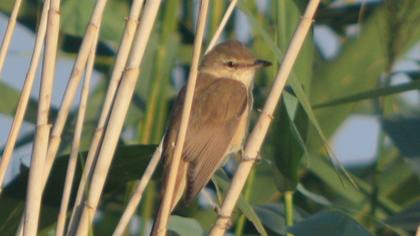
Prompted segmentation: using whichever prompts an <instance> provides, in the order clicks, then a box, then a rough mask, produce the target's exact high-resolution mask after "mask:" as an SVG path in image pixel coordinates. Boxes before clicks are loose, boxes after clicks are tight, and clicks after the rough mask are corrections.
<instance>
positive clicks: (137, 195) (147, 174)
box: [112, 140, 163, 236]
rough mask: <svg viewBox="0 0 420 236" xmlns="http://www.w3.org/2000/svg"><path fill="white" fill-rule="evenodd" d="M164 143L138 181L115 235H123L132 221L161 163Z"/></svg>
mask: <svg viewBox="0 0 420 236" xmlns="http://www.w3.org/2000/svg"><path fill="white" fill-rule="evenodd" d="M162 143H163V140H162V141H161V142H160V145H159V147H158V148H157V150H156V151H155V153H154V154H153V157H152V159H150V162H149V164H148V165H147V168H146V170H145V171H144V174H143V176H142V177H141V180H140V182H139V183H138V185H137V187H136V190H135V191H134V193H133V195H132V196H131V199H130V201H129V202H128V205H127V207H126V208H125V210H124V213H123V215H122V216H121V218H120V221H119V222H118V225H117V228H116V229H115V231H114V233H113V234H112V235H113V236H122V235H123V234H124V231H125V229H126V228H127V225H128V223H130V220H131V218H132V217H133V215H134V213H135V211H136V209H137V206H138V205H139V203H140V201H141V198H142V196H143V192H144V190H145V189H146V186H147V184H148V183H149V181H150V179H151V178H152V176H153V173H154V172H155V169H156V167H157V165H158V163H159V160H160V158H161V156H162Z"/></svg>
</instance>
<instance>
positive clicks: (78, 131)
mask: <svg viewBox="0 0 420 236" xmlns="http://www.w3.org/2000/svg"><path fill="white" fill-rule="evenodd" d="M98 35H99V32H98V33H97V34H96V37H98ZM95 54H96V45H93V46H92V48H91V52H90V55H89V58H88V63H87V68H86V74H85V80H84V82H83V88H82V96H81V98H80V104H79V113H78V114H77V121H76V127H75V131H74V136H73V144H72V148H71V153H70V157H69V161H68V164H67V174H66V180H65V183H64V191H63V197H62V198H61V206H60V212H59V213H58V219H57V229H56V232H55V235H56V236H61V235H64V229H65V225H66V215H67V209H68V204H69V200H70V194H71V189H72V186H73V179H74V174H75V171H76V165H77V158H78V154H79V147H80V138H81V136H82V129H83V122H84V119H85V112H86V104H87V100H88V97H89V87H90V86H89V85H90V79H91V77H92V72H93V66H94V64H95V63H94V62H95Z"/></svg>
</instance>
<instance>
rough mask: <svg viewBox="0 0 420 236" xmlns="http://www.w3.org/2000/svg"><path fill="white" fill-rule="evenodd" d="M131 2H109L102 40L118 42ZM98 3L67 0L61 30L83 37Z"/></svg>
mask: <svg viewBox="0 0 420 236" xmlns="http://www.w3.org/2000/svg"><path fill="white" fill-rule="evenodd" d="M128 4H129V1H122V0H109V1H108V2H107V5H106V7H105V12H104V15H103V18H102V24H101V34H100V38H101V39H103V40H105V41H107V40H110V41H112V42H118V41H119V39H120V37H121V35H122V31H123V26H124V23H125V18H126V17H127V16H128V9H129V5H128ZM95 5H96V1H85V2H82V1H79V0H66V1H63V4H62V6H61V29H62V30H63V32H64V33H66V34H70V35H76V36H83V35H84V34H85V32H86V28H87V24H88V22H89V21H90V18H91V15H92V12H93V8H94V6H95Z"/></svg>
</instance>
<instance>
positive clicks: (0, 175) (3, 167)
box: [0, 0, 50, 195]
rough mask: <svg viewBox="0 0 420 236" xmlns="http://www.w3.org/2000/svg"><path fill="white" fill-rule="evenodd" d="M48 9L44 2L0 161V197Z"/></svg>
mask: <svg viewBox="0 0 420 236" xmlns="http://www.w3.org/2000/svg"><path fill="white" fill-rule="evenodd" d="M49 7H50V0H45V2H44V6H43V9H42V14H41V20H40V23H39V27H38V33H37V35H36V38H35V46H34V50H33V53H32V58H31V63H30V66H29V69H28V72H27V73H26V78H25V83H24V84H23V88H22V91H21V93H20V97H19V103H18V106H17V109H16V114H15V117H14V118H13V123H12V127H11V128H10V131H9V136H8V138H7V142H6V145H5V148H4V152H3V156H2V158H1V159H0V195H1V192H2V190H3V187H2V186H3V181H4V176H5V175H6V171H7V168H8V166H9V163H10V159H11V157H12V154H13V149H14V147H15V145H16V140H17V138H18V135H19V131H20V128H21V127H22V123H23V118H24V116H25V112H26V108H27V106H28V101H29V97H30V95H31V90H32V85H33V83H34V80H35V73H36V70H37V68H38V65H39V58H40V56H41V51H42V45H43V44H44V39H45V32H46V29H47V19H48V9H49Z"/></svg>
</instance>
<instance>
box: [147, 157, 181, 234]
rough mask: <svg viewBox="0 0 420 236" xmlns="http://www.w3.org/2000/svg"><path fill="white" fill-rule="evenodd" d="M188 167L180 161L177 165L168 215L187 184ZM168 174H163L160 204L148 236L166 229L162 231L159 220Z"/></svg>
mask: <svg viewBox="0 0 420 236" xmlns="http://www.w3.org/2000/svg"><path fill="white" fill-rule="evenodd" d="M187 167H188V162H185V161H182V160H181V163H180V164H179V168H178V175H177V179H176V181H175V188H174V192H173V195H172V203H171V210H170V211H169V214H170V213H172V211H173V210H174V209H175V207H176V205H177V204H178V202H179V200H180V199H181V197H182V194H183V193H184V190H185V187H186V184H187V169H188V168H187ZM168 177H169V176H168V173H166V174H165V177H164V184H163V186H162V191H161V194H160V195H161V197H160V203H159V209H158V211H157V214H156V217H155V221H154V222H153V226H152V231H151V232H150V236H157V235H160V234H158V233H161V232H159V230H165V231H166V228H164V229H162V228H161V222H160V218H161V217H162V203H163V196H164V195H165V189H166V187H167V183H168ZM164 235H166V234H164Z"/></svg>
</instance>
